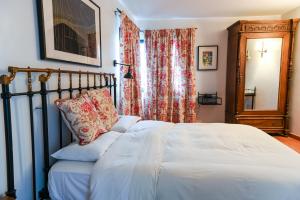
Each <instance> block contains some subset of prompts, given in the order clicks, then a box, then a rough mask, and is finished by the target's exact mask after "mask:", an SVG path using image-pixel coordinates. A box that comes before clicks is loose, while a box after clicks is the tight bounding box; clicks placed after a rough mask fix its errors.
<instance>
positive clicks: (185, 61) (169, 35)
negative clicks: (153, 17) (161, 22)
mask: <svg viewBox="0 0 300 200" xmlns="http://www.w3.org/2000/svg"><path fill="white" fill-rule="evenodd" d="M145 40H146V55H147V95H146V98H145V99H144V116H145V118H146V119H153V120H162V121H170V122H175V123H178V122H195V120H196V112H195V108H196V90H195V74H194V71H195V70H194V49H195V48H194V46H195V29H172V30H147V31H145Z"/></svg>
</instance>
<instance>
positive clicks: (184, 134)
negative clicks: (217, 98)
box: [90, 121, 300, 200]
mask: <svg viewBox="0 0 300 200" xmlns="http://www.w3.org/2000/svg"><path fill="white" fill-rule="evenodd" d="M151 124H152V125H151ZM143 127H144V128H143ZM130 131H131V132H129V133H126V134H124V135H122V136H121V137H120V138H119V140H118V141H116V142H115V143H114V145H112V146H111V148H110V149H109V150H108V151H107V153H106V154H105V155H104V157H103V158H102V159H101V160H98V162H97V163H96V164H95V167H94V169H93V172H92V173H93V175H92V177H91V185H90V192H91V196H90V199H91V200H141V199H142V200H179V199H188V200H198V199H203V200H299V199H300V156H299V154H297V153H296V152H294V151H293V150H291V149H289V148H288V147H286V146H284V145H283V144H281V143H280V142H278V141H276V140H275V139H273V138H272V137H270V136H269V135H267V134H265V133H264V132H262V131H260V130H258V129H256V128H253V127H250V126H244V125H228V124H177V125H174V124H171V123H159V122H151V121H148V122H147V121H146V122H145V121H144V122H139V123H137V124H136V125H135V126H134V127H132V128H131V129H130Z"/></svg>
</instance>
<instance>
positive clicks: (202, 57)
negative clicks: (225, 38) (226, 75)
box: [197, 45, 219, 71]
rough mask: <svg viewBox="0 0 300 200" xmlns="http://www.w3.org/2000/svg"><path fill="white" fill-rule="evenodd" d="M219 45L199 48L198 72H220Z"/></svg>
mask: <svg viewBox="0 0 300 200" xmlns="http://www.w3.org/2000/svg"><path fill="white" fill-rule="evenodd" d="M218 51H219V50H218V45H206V46H198V64H197V70H198V71H210V70H218Z"/></svg>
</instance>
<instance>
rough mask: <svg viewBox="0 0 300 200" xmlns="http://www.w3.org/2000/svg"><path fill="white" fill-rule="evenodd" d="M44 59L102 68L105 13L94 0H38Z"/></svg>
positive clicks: (42, 56)
mask: <svg viewBox="0 0 300 200" xmlns="http://www.w3.org/2000/svg"><path fill="white" fill-rule="evenodd" d="M37 4H38V6H37V7H38V14H39V31H40V46H41V58H42V59H51V60H59V61H65V62H72V63H79V64H84V65H91V66H96V67H101V65H102V57H101V55H102V52H101V12H100V7H99V6H98V5H96V4H95V3H94V2H92V1H91V0H37Z"/></svg>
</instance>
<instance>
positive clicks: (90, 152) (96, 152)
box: [51, 131, 122, 162]
mask: <svg viewBox="0 0 300 200" xmlns="http://www.w3.org/2000/svg"><path fill="white" fill-rule="evenodd" d="M120 135H122V133H118V132H114V131H110V132H107V133H105V134H103V135H102V136H101V137H99V138H97V139H96V140H95V141H93V142H91V143H89V144H87V145H84V146H81V145H79V144H77V143H71V144H69V145H68V146H66V147H64V148H62V149H60V150H58V151H57V152H55V153H54V154H52V155H51V156H52V157H53V158H56V159H58V160H72V161H83V162H95V161H97V160H98V159H99V158H101V156H103V154H104V153H105V152H106V151H107V149H108V148H109V147H110V146H111V145H112V144H113V143H114V142H115V141H116V140H117V139H118V137H119V136H120Z"/></svg>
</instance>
